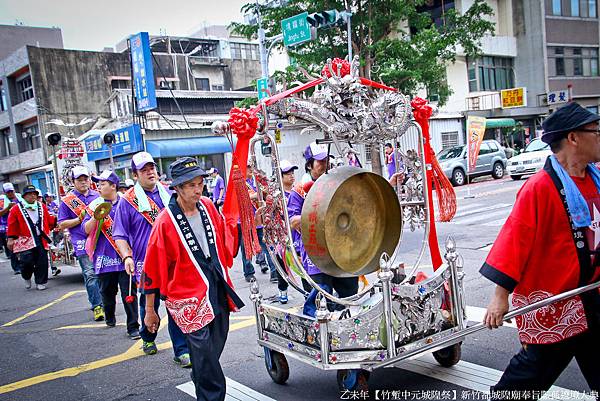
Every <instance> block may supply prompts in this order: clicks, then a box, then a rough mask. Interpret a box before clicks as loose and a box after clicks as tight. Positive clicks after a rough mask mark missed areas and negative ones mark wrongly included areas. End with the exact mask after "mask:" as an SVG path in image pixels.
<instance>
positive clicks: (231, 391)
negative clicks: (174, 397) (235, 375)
mask: <svg viewBox="0 0 600 401" xmlns="http://www.w3.org/2000/svg"><path fill="white" fill-rule="evenodd" d="M225 380H226V381H227V388H226V391H227V394H226V395H225V401H238V400H239V401H276V400H275V399H273V398H271V397H268V396H266V395H264V394H262V393H259V392H258V391H256V390H253V389H251V388H250V387H246V386H244V385H243V384H241V383H238V382H236V381H235V380H233V379H230V378H229V377H225ZM177 389H178V390H181V391H183V392H184V393H186V394H188V395H190V396H192V397H194V398H196V388H195V387H194V382H192V381H189V382H187V383H183V384H180V385H179V386H177Z"/></svg>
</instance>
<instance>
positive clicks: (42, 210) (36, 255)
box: [6, 185, 51, 290]
mask: <svg viewBox="0 0 600 401" xmlns="http://www.w3.org/2000/svg"><path fill="white" fill-rule="evenodd" d="M49 234H50V214H49V213H48V209H47V208H46V205H45V204H44V203H42V202H39V201H38V190H37V189H36V188H35V187H34V186H33V185H27V186H26V187H25V188H24V189H23V200H22V201H21V202H19V203H18V204H17V206H16V207H13V208H12V209H10V212H9V214H8V230H7V232H6V235H7V237H8V248H9V249H10V251H11V252H14V253H15V255H16V257H17V264H18V267H19V270H20V271H21V277H23V280H25V288H27V289H29V288H31V276H34V277H35V284H36V288H37V289H38V290H45V289H46V283H47V282H48V244H49V243H50V242H51V240H50V237H49Z"/></svg>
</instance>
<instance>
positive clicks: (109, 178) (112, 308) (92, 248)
mask: <svg viewBox="0 0 600 401" xmlns="http://www.w3.org/2000/svg"><path fill="white" fill-rule="evenodd" d="M92 179H93V180H94V182H96V183H97V184H98V190H99V191H100V197H98V198H96V199H94V200H93V201H92V203H90V204H89V205H88V207H87V215H86V216H85V218H84V220H83V227H84V230H85V233H86V234H87V235H88V239H87V244H86V248H87V249H86V250H87V252H88V254H92V262H93V265H94V271H95V273H96V275H97V276H98V281H99V283H100V293H101V294H102V303H103V304H104V313H105V315H106V318H105V322H106V325H107V326H109V327H115V325H116V324H117V320H116V315H115V313H116V305H117V300H116V297H117V292H119V290H120V291H121V300H122V301H123V308H124V309H125V314H126V315H127V335H128V336H129V338H131V339H133V340H137V339H138V338H140V334H139V331H138V330H139V327H140V325H139V323H138V307H137V302H132V303H128V302H127V301H126V298H127V295H129V291H130V289H129V283H130V279H129V275H128V274H127V272H126V271H125V266H124V265H123V260H122V259H121V255H120V254H119V251H118V248H117V244H116V243H115V240H114V238H113V235H112V232H113V229H114V222H115V216H116V210H117V208H118V206H119V203H120V202H124V201H123V200H122V199H121V197H120V196H119V195H117V185H119V177H118V176H117V175H116V174H115V173H114V172H113V171H110V170H104V171H103V172H102V174H100V175H99V176H97V177H93V178H92ZM105 202H107V203H110V204H111V209H110V212H109V213H108V214H107V215H106V216H104V217H103V218H101V219H100V220H96V218H95V217H94V212H95V211H96V210H97V209H98V207H100V205H101V204H103V203H105ZM131 295H134V296H135V295H136V288H135V285H133V284H132V285H131Z"/></svg>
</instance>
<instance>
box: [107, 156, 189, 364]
mask: <svg viewBox="0 0 600 401" xmlns="http://www.w3.org/2000/svg"><path fill="white" fill-rule="evenodd" d="M131 170H132V171H133V174H134V176H135V177H136V179H137V183H136V184H135V185H134V186H133V187H132V188H130V189H128V190H127V192H126V193H125V194H124V195H123V197H122V199H121V202H119V206H118V207H117V214H116V218H115V227H114V229H113V238H114V239H115V242H116V243H117V246H118V247H119V250H120V252H121V255H122V256H123V261H124V264H125V270H126V271H127V272H128V273H129V274H134V279H135V282H136V283H138V286H139V290H140V293H142V295H141V296H140V300H139V302H140V319H141V323H142V326H141V329H140V336H141V337H142V340H143V342H142V350H143V351H144V353H145V354H146V355H154V354H156V353H157V352H158V349H157V348H156V343H155V340H156V333H151V332H149V331H148V328H147V327H146V325H145V324H144V317H145V315H146V297H145V296H144V295H143V285H141V284H143V281H141V280H140V275H141V273H142V268H143V265H144V258H145V257H146V249H147V247H148V239H149V238H150V231H151V230H152V226H153V225H154V223H155V221H156V218H157V217H158V214H159V213H160V212H161V210H163V209H164V207H165V205H168V204H169V199H171V191H169V190H168V189H167V188H165V187H164V186H163V185H162V184H161V183H160V182H158V172H157V171H156V163H155V162H154V159H153V158H152V155H150V153H147V152H139V153H136V154H135V155H133V158H132V159H131ZM140 283H141V284H140ZM159 307H160V298H159V297H155V299H154V310H155V312H156V313H157V314H158V309H159ZM167 316H168V320H169V324H168V329H169V336H170V337H171V342H172V343H173V353H174V354H175V355H174V358H173V360H174V361H175V363H177V364H179V365H180V366H182V367H190V366H191V362H190V356H189V350H188V347H187V344H186V342H185V336H184V335H183V332H182V331H181V329H180V328H179V326H177V324H176V323H175V321H174V320H173V318H172V317H171V315H170V314H169V313H168V311H167Z"/></svg>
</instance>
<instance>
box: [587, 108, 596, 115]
mask: <svg viewBox="0 0 600 401" xmlns="http://www.w3.org/2000/svg"><path fill="white" fill-rule="evenodd" d="M586 109H588V110H589V111H591V112H592V113H594V114H598V106H586Z"/></svg>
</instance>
